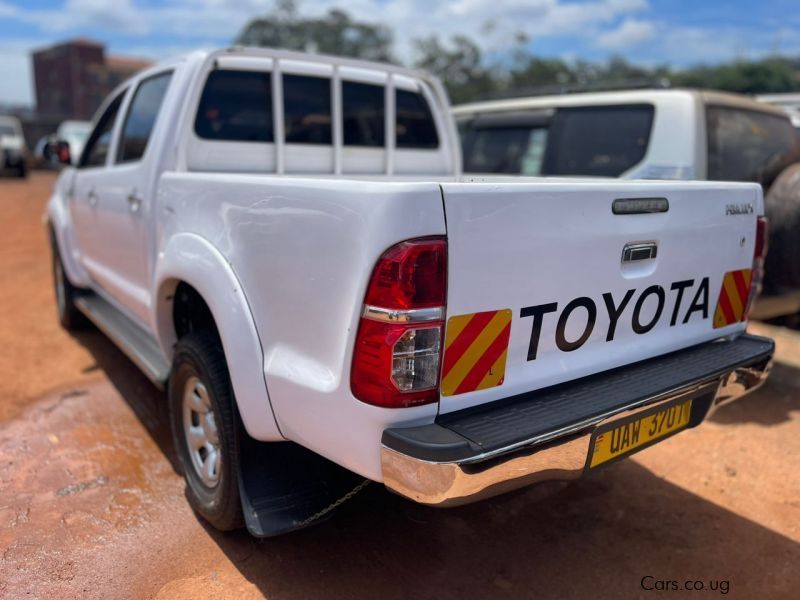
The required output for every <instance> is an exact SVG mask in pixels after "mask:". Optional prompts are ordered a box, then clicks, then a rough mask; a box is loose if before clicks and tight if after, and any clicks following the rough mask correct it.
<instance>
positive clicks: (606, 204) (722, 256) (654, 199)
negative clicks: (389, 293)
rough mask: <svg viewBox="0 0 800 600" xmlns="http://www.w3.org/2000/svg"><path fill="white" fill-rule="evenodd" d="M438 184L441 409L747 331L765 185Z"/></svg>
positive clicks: (544, 384)
mask: <svg viewBox="0 0 800 600" xmlns="http://www.w3.org/2000/svg"><path fill="white" fill-rule="evenodd" d="M442 189H443V194H444V205H445V214H446V219H447V235H448V252H449V258H448V263H449V267H448V300H447V317H448V321H447V330H446V334H445V352H444V359H443V372H442V397H441V403H440V411H441V412H450V411H453V410H458V409H461V408H465V407H468V406H472V405H476V404H480V403H483V402H489V401H492V400H496V399H499V398H504V397H508V396H512V395H514V394H519V393H523V392H527V391H530V390H534V389H538V388H542V387H546V386H550V385H554V384H558V383H561V382H565V381H569V380H572V379H576V378H578V377H583V376H586V375H590V374H593V373H597V372H600V371H604V370H607V369H612V368H615V367H619V366H622V365H625V364H629V363H633V362H636V361H640V360H643V359H646V358H649V357H653V356H657V355H660V354H664V353H667V352H670V351H674V350H678V349H681V348H684V347H687V346H690V345H694V344H698V343H701V342H704V341H707V340H711V339H715V338H718V337H721V336H725V335H729V334H732V333H735V332H737V331H740V330H742V329H743V328H744V323H743V322H742V318H743V312H744V305H745V304H746V301H747V296H748V290H749V276H750V271H749V269H750V268H751V266H752V259H753V251H754V246H755V239H754V238H755V231H756V215H757V214H762V212H763V211H762V201H761V193H760V190H759V189H758V187H757V186H754V185H742V184H738V185H737V184H730V183H725V184H721V183H717V184H710V183H707V182H705V183H703V182H701V183H677V184H674V183H673V184H670V183H654V182H651V183H625V184H619V183H615V182H608V183H605V182H604V183H599V182H594V183H591V182H556V181H553V182H517V183H509V182H508V180H501V179H498V180H497V182H486V183H445V184H443V185H442ZM615 213H616V214H615ZM723 283H724V286H723ZM723 290H724V291H723ZM721 291H722V294H723V295H724V299H721Z"/></svg>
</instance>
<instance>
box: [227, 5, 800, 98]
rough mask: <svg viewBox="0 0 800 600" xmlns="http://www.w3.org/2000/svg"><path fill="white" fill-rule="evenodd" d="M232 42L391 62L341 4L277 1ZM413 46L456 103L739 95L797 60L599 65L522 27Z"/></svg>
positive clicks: (799, 68)
mask: <svg viewBox="0 0 800 600" xmlns="http://www.w3.org/2000/svg"><path fill="white" fill-rule="evenodd" d="M493 28H494V26H493V24H491V23H487V24H486V26H485V27H484V33H485V34H486V35H487V36H488V35H489V34H491V33H492V32H493ZM236 43H237V44H242V45H249V46H270V47H274V48H288V49H291V50H301V51H307V52H322V53H325V54H335V55H341V56H354V57H358V58H363V59H367V60H379V61H392V60H394V59H393V54H392V33H391V30H390V28H389V27H387V26H385V25H380V24H374V23H362V22H358V21H355V20H353V19H352V17H351V16H350V15H349V14H348V13H347V12H345V11H344V10H339V9H332V10H330V11H329V12H328V13H327V14H326V15H324V16H322V17H314V18H306V17H301V16H300V15H299V13H298V4H297V0H277V2H276V7H275V9H274V10H273V11H272V12H271V13H270V14H268V15H266V16H264V17H259V18H256V19H253V20H252V21H250V23H248V24H247V25H246V26H245V28H244V30H243V31H242V32H241V33H240V34H239V36H238V38H237V40H236ZM411 46H412V50H413V61H412V63H413V66H415V67H418V68H421V69H425V70H427V71H430V72H431V73H433V74H434V75H437V76H438V77H439V78H440V79H441V80H442V81H443V82H444V85H445V87H446V88H447V91H448V93H449V94H450V98H451V100H452V101H453V102H454V103H460V102H469V101H471V100H476V99H478V98H485V97H491V96H500V95H523V94H525V93H533V92H536V93H560V92H564V91H567V90H571V89H576V88H585V89H602V88H604V87H624V86H626V85H636V86H642V85H672V86H680V87H697V88H710V89H719V90H727V91H732V92H741V93H745V94H756V93H770V92H771V93H778V92H792V91H800V59H795V60H790V59H787V58H780V57H770V58H766V59H763V60H759V61H755V62H748V61H741V60H739V61H734V62H731V63H727V64H722V65H716V66H698V67H692V68H688V69H683V70H672V69H670V68H669V67H667V66H656V67H643V66H637V65H634V64H632V63H630V62H628V61H627V60H626V59H625V58H623V57H621V56H613V57H611V58H610V59H609V60H607V61H605V62H594V63H592V62H587V61H583V60H573V61H567V60H564V59H561V58H542V57H537V56H535V55H533V54H532V53H531V51H530V40H529V38H528V36H527V35H526V34H525V33H524V32H517V33H516V34H515V35H514V39H513V44H512V46H511V48H509V47H508V46H507V45H505V46H504V47H503V48H500V49H492V48H489V49H488V51H483V50H482V49H481V48H482V46H479V45H478V44H477V43H476V42H475V41H473V40H471V39H470V38H468V37H467V36H464V35H456V36H453V37H451V38H450V39H448V40H442V39H441V38H440V37H439V36H435V35H434V36H429V37H426V38H422V39H416V40H412V42H411ZM483 47H486V44H484V45H483Z"/></svg>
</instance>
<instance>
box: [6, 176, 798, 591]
mask: <svg viewBox="0 0 800 600" xmlns="http://www.w3.org/2000/svg"><path fill="white" fill-rule="evenodd" d="M52 181H53V178H52V176H49V175H42V174H35V175H34V176H33V177H32V178H31V179H30V180H29V181H28V182H27V183H22V182H17V181H14V180H9V179H0V223H2V224H3V234H2V236H0V315H2V317H1V318H0V552H1V554H0V597H8V598H20V597H42V598H52V597H58V598H73V597H90V598H101V597H103V598H127V597H133V598H149V597H157V598H226V597H228V598H243V597H260V596H262V595H263V596H267V597H269V598H302V599H306V598H320V597H325V598H412V597H413V598H437V599H438V598H520V597H539V598H548V597H553V598H598V597H599V598H606V597H612V598H628V597H634V598H649V597H656V598H658V597H667V598H681V597H690V598H703V597H714V596H719V595H726V596H728V597H733V598H757V597H758V598H797V597H799V596H800V334H798V333H796V332H790V331H787V330H778V329H769V328H766V327H764V326H759V327H755V326H754V329H757V330H758V331H761V332H766V331H768V332H769V333H770V334H773V333H774V334H776V335H777V337H778V344H779V345H778V361H777V363H776V366H775V369H774V371H773V375H772V377H771V379H770V381H769V382H768V384H767V385H766V386H765V387H764V388H763V389H762V390H760V391H759V392H757V393H755V394H753V395H751V396H749V397H748V398H746V399H744V400H742V401H741V402H739V403H738V404H736V405H733V406H731V407H729V408H727V409H726V410H724V411H720V413H718V416H717V417H715V418H714V420H713V421H712V422H709V423H706V424H704V425H703V426H702V427H700V428H698V429H694V430H690V431H687V432H684V433H682V434H680V435H678V436H676V437H674V438H672V439H670V440H667V441H666V442H664V443H662V444H659V445H658V446H655V447H654V448H651V449H649V450H646V451H645V452H643V453H640V454H638V455H637V456H636V457H634V458H633V459H631V460H628V461H623V462H621V463H618V464H616V465H613V466H611V467H609V468H607V469H605V470H601V471H599V472H597V473H594V474H593V475H591V476H590V477H587V478H585V479H583V480H581V481H578V482H574V483H570V484H560V483H554V484H546V485H543V486H539V487H536V488H531V489H527V490H522V491H520V492H516V493H513V494H510V495H507V496H504V497H501V498H496V499H493V500H489V501H486V502H483V503H480V504H476V505H472V506H468V507H464V508H459V509H451V510H436V509H429V508H424V507H421V506H417V505H414V504H411V503H409V502H406V501H404V500H402V499H400V498H397V497H395V496H393V495H391V494H389V493H387V492H385V491H384V490H383V489H381V488H380V486H378V485H373V486H371V487H370V488H367V490H366V491H365V492H363V493H362V494H361V495H359V496H357V497H356V498H355V499H354V500H352V501H351V502H349V503H348V504H346V505H345V506H344V507H343V508H342V509H341V510H340V512H339V513H338V515H337V516H336V517H334V518H333V519H332V520H331V521H329V522H327V523H325V524H323V525H321V526H318V527H314V528H311V529H308V530H305V531H301V532H298V533H295V534H291V535H288V536H284V537H280V538H275V539H268V540H255V539H252V538H250V537H249V536H248V535H247V534H246V533H244V532H239V533H234V534H226V535H223V534H219V533H216V532H215V531H212V530H209V529H208V528H207V527H205V526H204V525H203V524H202V523H201V522H200V521H198V519H197V518H196V517H195V516H194V514H193V513H192V512H191V510H190V509H189V507H188V505H187V503H186V501H185V499H184V497H183V484H182V480H181V478H180V477H179V476H178V475H177V474H176V472H175V470H174V467H173V451H172V448H171V443H170V441H169V435H168V432H167V425H166V420H165V417H164V411H163V406H164V397H163V395H162V394H161V393H159V392H158V391H156V390H155V389H154V388H153V387H152V386H151V385H150V384H149V383H148V381H147V380H146V379H145V378H144V377H143V376H142V375H140V374H139V373H138V371H137V370H136V368H135V367H133V366H132V365H131V363H129V362H128V361H127V360H126V359H125V357H124V356H123V355H122V354H121V353H120V352H119V351H118V350H116V349H115V347H114V346H113V345H112V344H111V343H110V342H108V341H107V340H106V339H105V338H103V337H102V336H101V335H100V334H98V333H94V332H87V333H85V334H81V335H80V336H77V337H71V336H69V335H67V334H65V333H63V332H62V331H61V330H60V329H59V328H58V326H57V324H56V321H55V309H54V307H53V298H52V292H51V286H50V280H49V254H48V251H47V244H46V237H45V232H44V228H43V226H42V223H41V215H42V212H43V206H44V203H45V201H46V197H47V195H48V193H49V189H50V186H51V185H52ZM662 581H666V582H671V581H675V582H676V586H677V587H679V588H683V587H684V586H685V582H686V581H690V582H697V585H705V587H706V588H707V589H706V590H705V591H682V590H679V591H671V589H670V588H671V586H670V584H669V583H667V584H661V583H659V582H662ZM665 585H666V588H667V590H668V591H662V592H660V593H659V588H660V587H664V586H665ZM694 585H695V583H691V586H692V587H693V586H694ZM711 587H714V588H715V590H711V589H708V588H711ZM646 588H651V589H646ZM724 590H727V593H724Z"/></svg>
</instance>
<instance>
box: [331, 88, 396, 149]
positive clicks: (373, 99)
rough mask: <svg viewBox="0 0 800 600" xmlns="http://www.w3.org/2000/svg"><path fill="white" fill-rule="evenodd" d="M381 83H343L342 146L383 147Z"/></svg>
mask: <svg viewBox="0 0 800 600" xmlns="http://www.w3.org/2000/svg"><path fill="white" fill-rule="evenodd" d="M385 93H386V88H384V87H383V86H382V85H372V84H369V83H358V82H355V81H343V82H342V118H343V121H344V123H343V126H342V130H343V133H344V145H345V146H362V147H371V148H374V147H381V148H382V147H383V145H384V140H385V128H386V118H385V116H384V115H385V112H384V110H385V109H384V96H385Z"/></svg>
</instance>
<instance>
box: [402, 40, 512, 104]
mask: <svg viewBox="0 0 800 600" xmlns="http://www.w3.org/2000/svg"><path fill="white" fill-rule="evenodd" d="M413 46H414V54H415V60H414V66H415V67H417V68H418V69H425V70H426V71H428V72H430V73H433V74H434V75H436V76H437V77H439V78H440V79H441V80H442V83H444V86H445V87H446V88H447V92H448V94H449V95H450V99H451V100H452V101H453V102H454V103H459V102H465V101H468V100H474V99H475V98H477V97H480V96H482V95H486V94H488V93H490V92H492V90H494V89H495V88H496V87H497V80H496V79H495V78H493V77H492V75H491V73H490V72H489V70H488V69H487V68H486V67H485V66H484V63H483V57H482V55H481V50H480V48H479V47H478V45H477V44H476V43H475V42H473V41H472V40H470V39H469V38H467V37H466V36H463V35H456V36H453V37H452V38H451V39H450V43H449V44H448V45H445V44H443V43H442V42H441V40H440V39H439V37H438V36H435V35H432V36H430V37H427V38H421V39H417V40H414V42H413Z"/></svg>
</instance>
